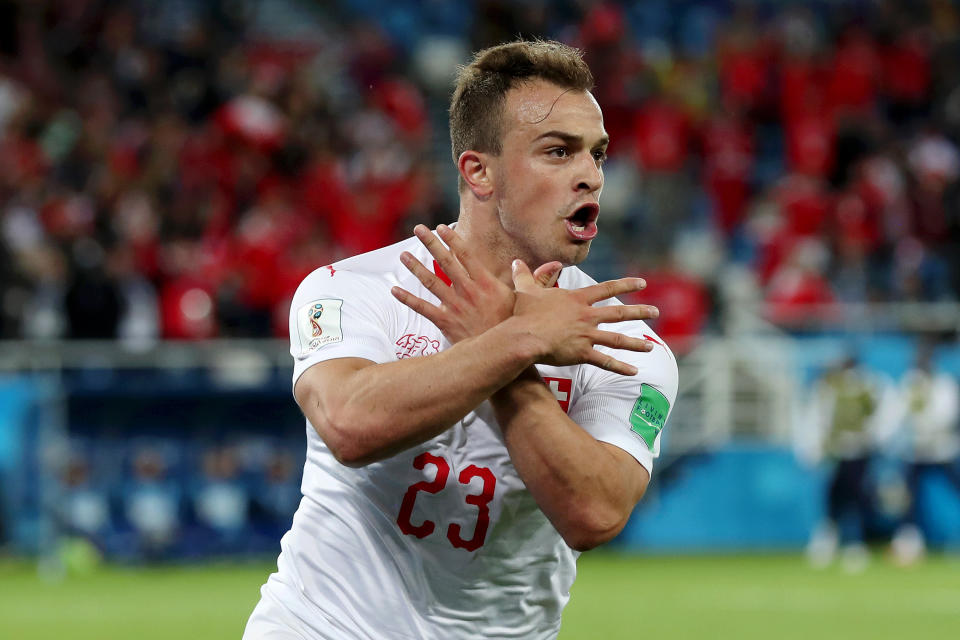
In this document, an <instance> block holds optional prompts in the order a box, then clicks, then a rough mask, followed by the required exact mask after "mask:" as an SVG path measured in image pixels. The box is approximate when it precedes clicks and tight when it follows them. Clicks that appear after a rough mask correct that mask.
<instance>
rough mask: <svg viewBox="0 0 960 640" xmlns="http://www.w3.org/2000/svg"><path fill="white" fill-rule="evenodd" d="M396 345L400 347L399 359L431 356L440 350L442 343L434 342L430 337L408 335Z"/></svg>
mask: <svg viewBox="0 0 960 640" xmlns="http://www.w3.org/2000/svg"><path fill="white" fill-rule="evenodd" d="M396 345H397V346H398V347H400V351H397V359H399V360H403V359H404V358H414V357H417V356H429V355H431V354H434V353H436V352H437V351H439V350H440V341H439V340H434V339H432V338H431V337H430V336H418V335H414V334H412V333H408V334H406V335H404V336H402V337H401V338H400V339H399V340H397V342H396Z"/></svg>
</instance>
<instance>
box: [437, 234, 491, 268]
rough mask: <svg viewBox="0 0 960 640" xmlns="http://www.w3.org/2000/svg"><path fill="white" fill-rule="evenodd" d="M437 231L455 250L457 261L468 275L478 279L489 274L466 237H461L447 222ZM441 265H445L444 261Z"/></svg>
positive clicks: (452, 249)
mask: <svg viewBox="0 0 960 640" xmlns="http://www.w3.org/2000/svg"><path fill="white" fill-rule="evenodd" d="M437 233H439V234H440V238H441V239H442V240H443V241H444V242H446V243H447V246H448V247H450V251H452V252H453V255H454V256H455V257H456V259H457V261H458V262H459V263H460V264H461V265H462V266H463V268H464V270H466V272H467V275H468V276H470V277H471V278H473V279H477V278H479V277H482V276H484V275H489V272H488V271H487V269H486V267H484V266H483V263H481V262H480V261H479V260H478V259H477V257H476V256H475V255H474V254H473V251H472V250H471V249H470V247H469V246H468V245H467V243H466V242H465V241H464V239H463V238H461V237H460V234H458V233H457V232H456V231H454V230H453V229H452V228H450V227H448V226H447V225H445V224H441V225H440V226H438V227H437ZM438 262H439V261H438ZM440 266H443V263H441V265H440Z"/></svg>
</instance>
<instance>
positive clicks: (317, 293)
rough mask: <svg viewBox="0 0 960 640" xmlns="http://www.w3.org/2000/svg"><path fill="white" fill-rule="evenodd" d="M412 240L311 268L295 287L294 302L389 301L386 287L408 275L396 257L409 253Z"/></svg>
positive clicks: (412, 246) (412, 247)
mask: <svg viewBox="0 0 960 640" xmlns="http://www.w3.org/2000/svg"><path fill="white" fill-rule="evenodd" d="M417 244H418V243H417V240H416V238H408V239H406V240H403V241H401V242H398V243H396V244H392V245H389V246H386V247H383V248H381V249H377V250H375V251H370V252H368V253H362V254H360V255H356V256H352V257H350V258H346V259H344V260H339V261H337V262H334V263H333V264H328V265H324V266H322V267H319V268H317V269H314V270H313V271H312V272H311V273H310V274H309V275H308V276H307V277H306V278H304V279H303V281H302V282H301V283H300V286H299V287H298V288H297V292H296V293H295V294H294V302H300V303H301V304H302V303H303V302H305V301H308V300H312V299H315V298H318V297H323V296H332V297H341V298H343V297H349V298H357V297H364V298H369V297H371V296H372V297H373V298H383V299H384V300H388V301H392V296H391V295H390V288H391V287H392V286H394V285H396V284H398V283H399V282H401V281H404V280H405V279H406V277H407V275H408V272H407V271H406V269H405V268H404V267H403V265H402V264H401V262H400V254H401V253H403V252H404V251H412V250H413V249H415V248H416V245H417Z"/></svg>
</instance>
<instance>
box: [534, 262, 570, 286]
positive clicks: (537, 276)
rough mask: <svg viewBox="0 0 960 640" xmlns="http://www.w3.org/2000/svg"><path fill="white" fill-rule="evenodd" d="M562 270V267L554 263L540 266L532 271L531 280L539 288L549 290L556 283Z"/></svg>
mask: <svg viewBox="0 0 960 640" xmlns="http://www.w3.org/2000/svg"><path fill="white" fill-rule="evenodd" d="M562 269H563V265H562V264H560V263H559V262H556V261H554V262H548V263H546V264H542V265H540V266H539V267H537V268H536V269H535V270H534V272H533V279H534V280H536V281H537V284H539V285H540V286H541V287H543V288H545V289H549V288H550V287H552V286H553V285H555V284H556V283H557V280H558V279H559V278H560V271H561V270H562Z"/></svg>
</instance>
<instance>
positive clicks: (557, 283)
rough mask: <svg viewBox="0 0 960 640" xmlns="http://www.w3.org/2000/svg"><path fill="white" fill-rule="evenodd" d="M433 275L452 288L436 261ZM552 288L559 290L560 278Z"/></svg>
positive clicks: (448, 278) (451, 282) (448, 277)
mask: <svg viewBox="0 0 960 640" xmlns="http://www.w3.org/2000/svg"><path fill="white" fill-rule="evenodd" d="M433 273H434V274H436V276H437V277H438V278H440V279H441V280H443V281H444V282H446V283H447V286H448V287H452V286H453V281H451V280H450V276H448V275H447V274H446V273H445V272H444V270H443V269H442V268H441V267H440V263H439V262H437V261H436V260H434V261H433ZM553 286H554V287H556V288H557V289H559V288H560V278H559V277H557V281H556V282H554V283H553Z"/></svg>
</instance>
